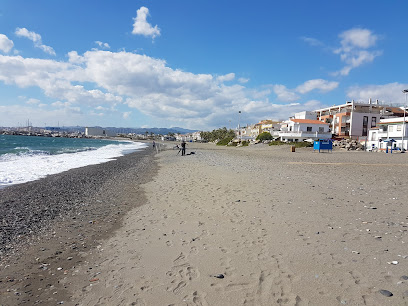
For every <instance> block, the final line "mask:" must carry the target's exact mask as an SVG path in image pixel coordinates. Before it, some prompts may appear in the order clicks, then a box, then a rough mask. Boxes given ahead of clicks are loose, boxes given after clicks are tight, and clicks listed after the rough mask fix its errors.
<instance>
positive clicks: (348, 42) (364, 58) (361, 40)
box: [333, 28, 382, 76]
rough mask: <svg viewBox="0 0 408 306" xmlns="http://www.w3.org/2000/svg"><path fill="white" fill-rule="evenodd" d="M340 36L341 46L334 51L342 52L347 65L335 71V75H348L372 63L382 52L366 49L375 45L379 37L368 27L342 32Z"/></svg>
mask: <svg viewBox="0 0 408 306" xmlns="http://www.w3.org/2000/svg"><path fill="white" fill-rule="evenodd" d="M339 37H340V38H341V41H340V44H341V47H340V48H338V49H336V50H334V53H335V54H340V59H341V60H342V61H343V62H344V63H346V66H345V67H343V68H342V69H341V70H339V71H336V72H335V73H333V74H334V75H343V76H345V75H348V74H349V73H350V71H351V70H352V69H354V68H357V67H359V66H361V65H363V64H365V63H370V62H372V61H373V60H374V59H375V58H376V57H377V56H380V55H381V54H382V51H379V50H366V49H369V48H371V47H374V46H375V44H376V42H377V40H378V39H379V37H378V35H375V34H374V33H372V32H371V31H370V30H368V29H361V28H354V29H351V30H347V31H344V32H342V33H341V34H340V35H339Z"/></svg>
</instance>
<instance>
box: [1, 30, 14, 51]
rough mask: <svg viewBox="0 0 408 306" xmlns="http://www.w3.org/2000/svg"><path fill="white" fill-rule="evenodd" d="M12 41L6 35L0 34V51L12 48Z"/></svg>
mask: <svg viewBox="0 0 408 306" xmlns="http://www.w3.org/2000/svg"><path fill="white" fill-rule="evenodd" d="M13 46H14V43H13V41H12V40H10V39H9V38H8V37H7V36H6V35H4V34H0V51H2V52H4V53H9V52H10V50H11V49H13Z"/></svg>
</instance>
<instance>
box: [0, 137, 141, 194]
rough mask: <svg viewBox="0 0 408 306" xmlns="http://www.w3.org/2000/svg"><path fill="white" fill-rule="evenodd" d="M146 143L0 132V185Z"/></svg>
mask: <svg viewBox="0 0 408 306" xmlns="http://www.w3.org/2000/svg"><path fill="white" fill-rule="evenodd" d="M146 146H147V145H146V144H144V143H141V142H133V141H115V140H107V139H89V138H65V137H41V136H16V135H0V188H4V187H7V186H10V185H14V184H21V183H25V182H29V181H34V180H38V179H40V178H43V177H45V176H47V175H50V174H56V173H60V172H63V171H67V170H69V169H73V168H79V167H83V166H88V165H94V164H100V163H105V162H108V161H111V160H113V159H115V158H117V157H119V156H123V155H125V154H128V153H131V152H134V151H137V150H141V149H143V148H145V147H146Z"/></svg>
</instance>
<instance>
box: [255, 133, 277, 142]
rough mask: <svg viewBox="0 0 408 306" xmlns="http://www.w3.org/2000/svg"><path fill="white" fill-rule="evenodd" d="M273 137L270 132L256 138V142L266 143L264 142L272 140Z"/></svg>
mask: <svg viewBox="0 0 408 306" xmlns="http://www.w3.org/2000/svg"><path fill="white" fill-rule="evenodd" d="M272 139H273V137H272V135H271V133H269V132H262V133H261V134H259V135H258V137H256V140H260V141H264V140H272Z"/></svg>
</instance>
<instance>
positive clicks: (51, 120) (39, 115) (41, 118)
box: [0, 104, 86, 126]
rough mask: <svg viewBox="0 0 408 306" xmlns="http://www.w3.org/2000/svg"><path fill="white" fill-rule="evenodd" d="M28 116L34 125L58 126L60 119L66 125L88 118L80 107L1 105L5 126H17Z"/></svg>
mask: <svg viewBox="0 0 408 306" xmlns="http://www.w3.org/2000/svg"><path fill="white" fill-rule="evenodd" d="M28 118H29V119H30V121H31V122H32V123H33V125H34V126H43V125H44V123H46V124H47V125H55V126H56V125H57V124H58V121H60V123H63V124H65V125H79V124H83V122H86V121H85V120H86V118H84V117H83V114H82V113H81V112H80V111H78V108H77V109H69V108H58V109H49V108H45V107H43V105H42V104H39V105H38V106H25V105H7V106H1V105H0V120H1V124H2V125H4V126H17V124H18V123H19V122H20V123H23V122H26V121H27V119H28ZM62 120H63V122H62Z"/></svg>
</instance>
